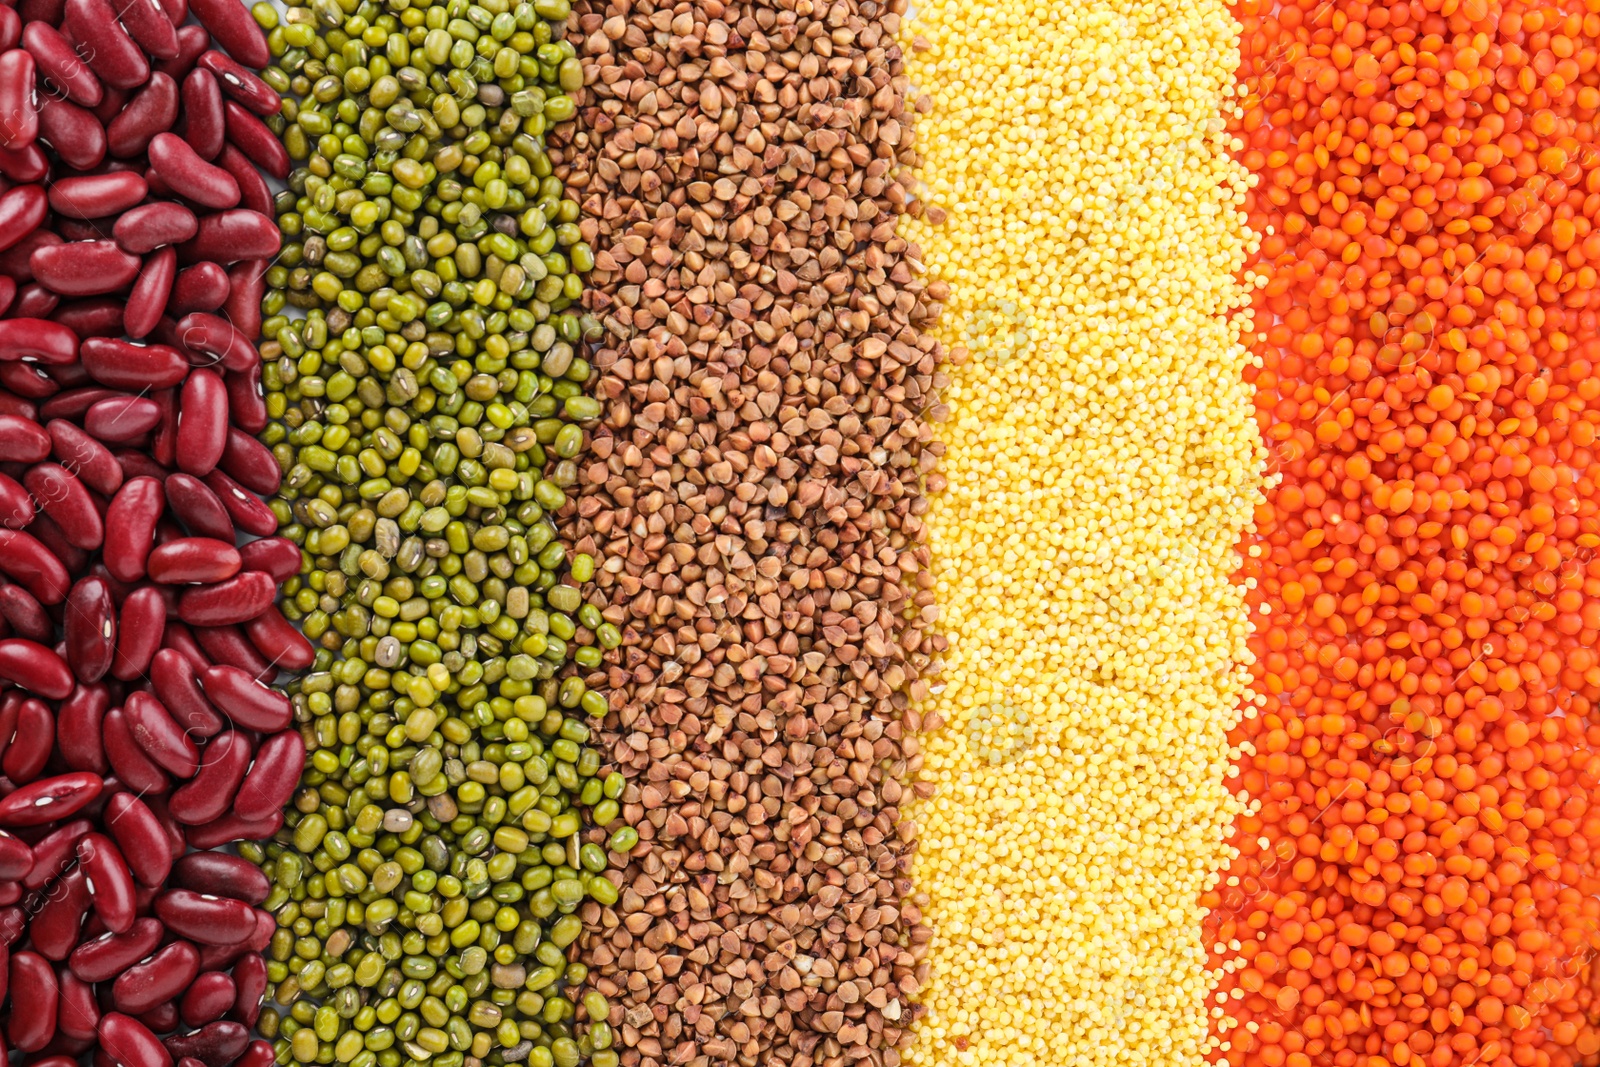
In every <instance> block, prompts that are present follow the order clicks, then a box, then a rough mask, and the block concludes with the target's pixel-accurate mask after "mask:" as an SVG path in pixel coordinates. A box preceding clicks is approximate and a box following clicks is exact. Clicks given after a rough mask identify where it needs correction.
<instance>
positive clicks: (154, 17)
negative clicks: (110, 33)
mask: <svg viewBox="0 0 1600 1067" xmlns="http://www.w3.org/2000/svg"><path fill="white" fill-rule="evenodd" d="M115 9H116V11H117V17H118V18H120V19H121V20H122V25H123V28H125V29H126V30H127V31H128V33H129V35H130V36H132V37H133V39H134V40H135V41H137V42H138V44H139V47H140V48H143V49H144V50H145V51H146V52H147V53H149V55H150V57H151V58H152V59H173V58H175V57H176V56H177V54H178V35H177V34H176V33H175V32H174V26H173V23H172V20H171V19H169V18H167V13H166V11H165V10H163V9H162V7H161V5H160V4H158V3H156V0H115Z"/></svg>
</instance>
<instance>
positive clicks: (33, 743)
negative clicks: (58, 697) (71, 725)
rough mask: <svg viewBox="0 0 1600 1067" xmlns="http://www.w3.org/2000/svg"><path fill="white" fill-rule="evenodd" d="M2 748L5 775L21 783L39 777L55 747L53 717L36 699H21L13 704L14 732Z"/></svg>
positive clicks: (42, 703) (54, 720)
mask: <svg viewBox="0 0 1600 1067" xmlns="http://www.w3.org/2000/svg"><path fill="white" fill-rule="evenodd" d="M10 740H11V744H10V745H9V746H8V747H7V748H6V754H5V761H4V769H5V773H6V777H7V778H9V779H11V780H12V781H13V782H15V783H16V784H17V785H25V784H27V783H28V782H31V781H33V780H34V779H35V778H37V777H39V773H40V772H41V771H43V770H44V767H45V764H46V763H47V762H49V759H50V752H51V749H53V748H54V747H55V740H56V719H55V716H54V715H53V714H52V713H51V711H50V709H49V708H48V707H46V706H45V704H44V702H43V701H40V700H31V699H30V700H23V701H21V702H20V703H19V704H18V705H17V712H16V733H15V734H14V735H13V736H12V738H11V739H10Z"/></svg>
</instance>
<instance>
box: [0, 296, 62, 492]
mask: <svg viewBox="0 0 1600 1067" xmlns="http://www.w3.org/2000/svg"><path fill="white" fill-rule="evenodd" d="M0 321H3V320H0ZM49 454H50V435H49V434H47V433H45V432H44V430H43V429H41V428H40V427H39V424H38V423H37V422H35V421H34V420H33V419H25V418H22V417H21V416H20V415H0V461H9V462H16V463H37V462H39V461H40V460H41V459H44V458H45V457H46V456H48V455H49Z"/></svg>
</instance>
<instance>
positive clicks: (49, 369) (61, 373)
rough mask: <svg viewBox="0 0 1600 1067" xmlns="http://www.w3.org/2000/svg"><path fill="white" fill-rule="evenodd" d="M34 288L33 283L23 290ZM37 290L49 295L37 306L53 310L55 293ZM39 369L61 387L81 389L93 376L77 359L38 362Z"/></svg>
mask: <svg viewBox="0 0 1600 1067" xmlns="http://www.w3.org/2000/svg"><path fill="white" fill-rule="evenodd" d="M34 288H35V286H33V285H28V286H25V287H24V288H23V292H24V293H30V292H31V291H32V290H33V289H34ZM39 291H40V293H41V294H44V295H47V296H48V297H49V299H48V300H43V301H40V303H39V308H40V309H41V310H44V309H46V308H49V309H51V310H53V309H54V307H55V305H56V304H57V303H59V301H58V300H57V299H56V298H55V295H54V294H53V293H49V292H48V291H47V290H44V289H40V290H39ZM39 369H40V370H42V371H44V372H45V373H46V374H48V375H49V376H50V380H51V381H53V382H55V383H56V384H57V385H59V386H60V387H61V388H62V389H82V388H84V387H86V386H88V385H89V384H90V383H91V382H93V381H94V379H93V378H90V377H89V372H88V371H86V370H84V369H83V367H82V365H80V364H79V363H78V362H77V361H73V362H71V363H43V364H40V367H39Z"/></svg>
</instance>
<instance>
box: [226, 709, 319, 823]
mask: <svg viewBox="0 0 1600 1067" xmlns="http://www.w3.org/2000/svg"><path fill="white" fill-rule="evenodd" d="M305 763H306V745H305V742H304V741H302V740H301V739H300V734H299V732H298V731H296V730H285V731H283V732H282V733H280V734H276V735H274V736H273V737H269V738H268V739H267V740H265V741H263V742H262V743H261V747H260V748H258V749H256V761H255V763H254V765H252V766H251V768H250V773H249V774H247V775H245V779H244V784H243V785H241V786H240V787H239V795H238V796H237V797H236V798H235V799H234V805H233V807H234V811H236V812H238V814H239V816H240V817H241V818H244V819H262V818H265V817H266V816H267V815H269V814H270V813H272V812H273V811H276V810H277V809H278V808H281V807H282V806H283V805H284V804H286V803H288V801H289V797H290V796H291V795H293V793H294V790H295V787H296V786H297V785H299V784H300V772H301V771H302V770H304V769H305Z"/></svg>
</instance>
